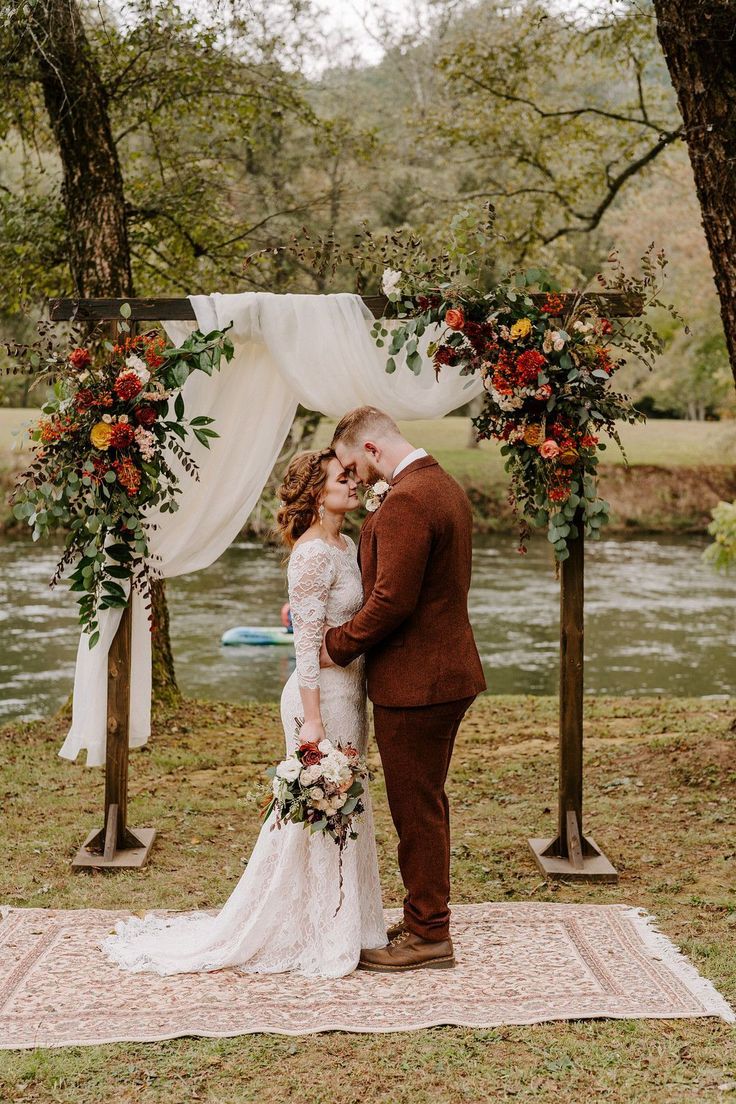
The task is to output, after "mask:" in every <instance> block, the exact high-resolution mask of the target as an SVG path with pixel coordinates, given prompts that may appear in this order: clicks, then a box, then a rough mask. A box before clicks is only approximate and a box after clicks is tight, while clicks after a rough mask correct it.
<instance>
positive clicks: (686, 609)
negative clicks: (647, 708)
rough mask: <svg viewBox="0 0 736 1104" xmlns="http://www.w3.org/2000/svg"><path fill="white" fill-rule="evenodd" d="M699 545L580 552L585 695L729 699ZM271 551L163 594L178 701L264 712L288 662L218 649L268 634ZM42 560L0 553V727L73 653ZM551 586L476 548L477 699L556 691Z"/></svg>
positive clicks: (19, 548) (536, 546) (40, 707)
mask: <svg viewBox="0 0 736 1104" xmlns="http://www.w3.org/2000/svg"><path fill="white" fill-rule="evenodd" d="M705 543H706V542H705V540H704V539H701V538H699V537H657V538H656V539H638V540H631V539H626V540H619V539H611V540H605V541H600V542H599V543H589V544H588V547H587V549H586V636H585V655H586V670H585V683H586V692H587V693H588V694H613V695H636V694H668V695H683V696H711V695H725V694H733V693H734V690H735V683H736V661H735V660H734V655H735V654H736V616H735V613H734V611H735V610H736V575H732V576H730V577H728V576H719V575H717V574H716V573H715V572H713V571H712V569H711V568H709V567H708V566H707V565H705V564H703V563H702V562H701V558H700V557H701V553H702V550H703V548H704V546H705ZM281 558H282V557H281V554H280V553H279V552H278V551H273V550H264V549H263V548H262V547H261V546H260V545H256V544H248V543H239V544H235V545H233V546H232V547H231V548H230V549H229V550H228V551H227V552H226V553H225V555H224V556H222V557H221V558H220V559H219V560H218V561H217V563H215V564H213V565H212V566H211V567H210V568H208V569H206V570H205V571H200V572H198V573H197V574H194V575H190V576H184V577H182V578H179V579H173V580H170V581H169V583H168V591H169V604H170V609H171V627H172V637H173V646H174V654H175V657H176V665H177V676H178V680H179V684H180V686H181V688H182V690H183V691H184V693H185V694H187V695H190V696H197V697H203V698H219V699H226V700H230V701H243V700H246V699H252V698H255V699H259V700H265V699H273V698H277V697H278V696H279V694H280V691H281V686H282V684H283V682H284V681H285V679H286V678H287V677H288V675H289V673H290V672H291V670H292V667H293V662H294V660H293V649H292V648H291V647H289V648H283V647H279V648H257V647H240V648H225V647H222V646H221V644H220V637H221V635H222V633H223V632H224V631H225V630H226V629H228V628H230V627H232V626H234V625H277V624H278V622H279V610H280V607H281V604H282V602H283V601H284V599H285V590H286V587H285V575H284V569H283V567H282V566H281ZM55 563H56V555H55V550H54V549H53V548H49V547H39V546H38V545H34V544H32V543H29V542H26V541H15V540H13V541H7V542H4V543H0V686H1V688H2V694H1V700H0V719H5V720H10V719H14V718H17V719H29V720H30V719H33V718H36V717H41V716H44V715H45V714H47V713H48V712H49V711H50V710H53V709H55V708H57V707H58V706H59V705H60V704H61V703H62V702H63V701H64V700H65V698H66V697H67V695H68V693H69V691H70V689H71V685H72V676H73V669H74V659H75V655H76V649H77V640H78V634H77V627H76V606H75V603H74V600H73V596H72V595H71V594H69V593H68V591H67V590H66V588H65V587H64V586H60V587H58V588H57V589H56V590H55V591H51V590H50V589H49V587H48V580H49V578H50V576H51V574H52V571H53V569H54V566H55ZM558 611H559V584H558V583H557V582H556V580H555V577H554V569H553V566H552V564H551V556H550V550H549V547H548V545H547V544H546V542H545V541H544V540H543V539H537V540H535V541H533V542H532V544H531V546H530V550H529V553H528V554H527V555H526V556H525V557H521V556H519V555H518V554H517V553H516V551H515V546H514V540H513V537H511V536H494V537H487V538H478V539H477V540H476V545H475V553H474V572H473V588H472V591H471V595H470V614H471V619H472V622H473V626H474V629H475V634H476V639H477V642H478V648H479V650H480V653H481V657H482V659H483V664H484V667H485V670H486V677H487V680H488V688H489V691H490V692H491V693H495V694H553V693H555V692H556V690H557V660H558V631H559V622H558Z"/></svg>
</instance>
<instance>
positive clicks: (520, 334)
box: [511, 318, 532, 341]
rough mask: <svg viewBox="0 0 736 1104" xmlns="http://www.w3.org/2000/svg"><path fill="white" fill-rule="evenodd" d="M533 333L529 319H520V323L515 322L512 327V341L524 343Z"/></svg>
mask: <svg viewBox="0 0 736 1104" xmlns="http://www.w3.org/2000/svg"><path fill="white" fill-rule="evenodd" d="M531 332H532V324H531V322H530V321H529V319H528V318H520V319H519V321H518V322H514V324H513V326H512V327H511V340H512V341H523V340H524V338H525V337H528V336H529V334H530V333H531Z"/></svg>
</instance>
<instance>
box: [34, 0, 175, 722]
mask: <svg viewBox="0 0 736 1104" xmlns="http://www.w3.org/2000/svg"><path fill="white" fill-rule="evenodd" d="M28 23H29V30H30V32H31V34H30V41H31V42H32V50H33V53H34V55H35V58H36V62H37V65H38V73H39V79H40V82H41V87H42V89H43V96H44V103H45V105H46V110H47V111H48V115H49V120H50V122H51V127H52V130H53V133H54V137H55V139H56V143H57V146H58V150H59V157H60V159H61V164H62V170H63V184H62V195H63V199H64V206H65V210H66V217H67V227H68V241H69V266H70V270H71V277H72V284H73V288H74V294H75V295H79V296H80V297H84V298H98V297H99V298H107V297H110V298H123V297H126V296H132V295H133V294H134V290H133V276H132V270H131V263H130V246H129V242H128V228H127V223H126V218H125V194H124V186H123V174H122V170H121V168H120V160H119V158H118V151H117V148H116V146H115V142H114V139H113V134H112V127H111V124H110V115H109V110H108V98H107V92H106V90H105V87H104V85H103V83H102V79H101V77H100V73H99V70H98V67H97V63H96V60H95V57H94V55H93V53H92V50H91V49H90V46H89V42H88V41H87V36H86V34H85V31H84V25H83V23H82V19H81V15H80V12H79V8H78V7H77V4H76V0H36V3H34V4H31V5H29V7H28ZM153 615H154V624H153V631H152V636H153V640H152V644H153V692H154V697H155V698H165V699H167V700H169V701H170V700H171V699H172V698H177V697H179V689H178V687H177V684H176V676H175V673H174V661H173V657H172V653H171V641H170V638H169V613H168V609H167V605H166V593H165V589H164V584H163V582H156V583H154V584H153Z"/></svg>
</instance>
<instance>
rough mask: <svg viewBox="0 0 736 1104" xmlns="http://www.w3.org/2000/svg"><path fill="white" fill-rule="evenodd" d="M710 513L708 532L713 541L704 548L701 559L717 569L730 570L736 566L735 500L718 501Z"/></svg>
mask: <svg viewBox="0 0 736 1104" xmlns="http://www.w3.org/2000/svg"><path fill="white" fill-rule="evenodd" d="M711 513H712V514H713V521H712V522H711V523H710V525H709V526H708V532H709V533H710V535H711V536H712V537H713V538H714V541H713V544H711V545H709V546H708V547H707V548H706V549H705V551H704V553H703V559H704V560H705V562H706V563H709V564H712V565H713V567H715V568H716V570H717V571H730V570H731V568H734V567H736V502H719V503H718V505H717V506H716V507H715V508H714V509H713V510H712V511H711Z"/></svg>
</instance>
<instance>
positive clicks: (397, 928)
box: [386, 916, 406, 943]
mask: <svg viewBox="0 0 736 1104" xmlns="http://www.w3.org/2000/svg"><path fill="white" fill-rule="evenodd" d="M405 930H406V929H405V928H404V917H403V916H402V917H401V919H400V920H397V921H396V923H395V924H392V925H391V927H390V928H386V938H387V939H388V941H389V943H390V942H391V940H392V939H395V938H396V936H397V935H401V933H402V932H403V931H405Z"/></svg>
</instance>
